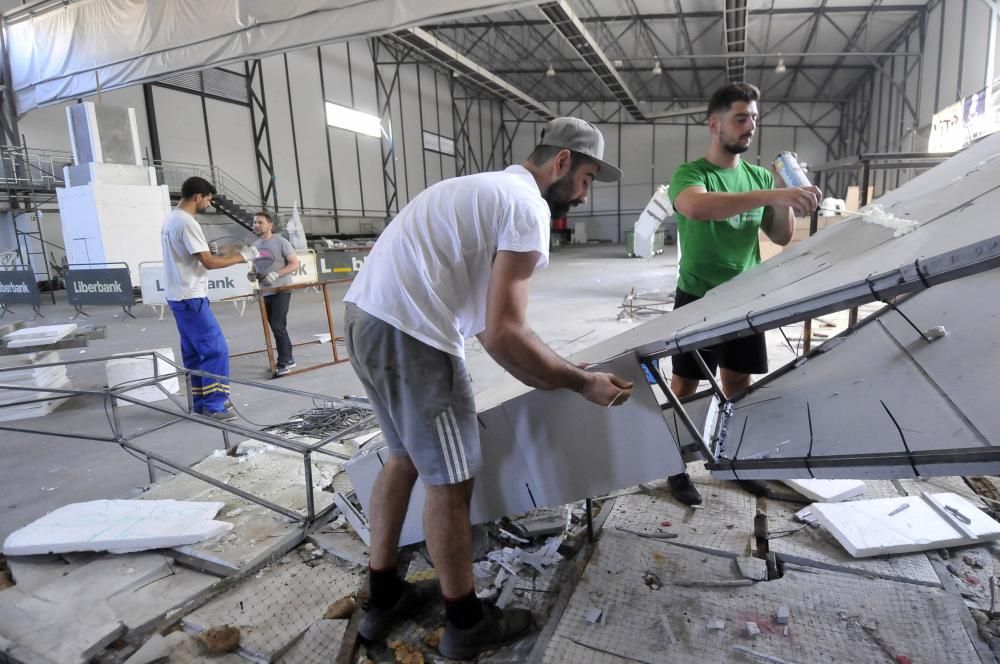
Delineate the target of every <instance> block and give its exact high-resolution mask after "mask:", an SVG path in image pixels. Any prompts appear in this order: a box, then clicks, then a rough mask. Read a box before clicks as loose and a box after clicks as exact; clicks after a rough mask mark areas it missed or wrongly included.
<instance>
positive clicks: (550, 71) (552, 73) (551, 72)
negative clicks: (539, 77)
mask: <svg viewBox="0 0 1000 664" xmlns="http://www.w3.org/2000/svg"><path fill="white" fill-rule="evenodd" d="M545 75H546V76H548V77H549V78H552V77H553V76H555V75H556V70H555V68H554V67H553V66H552V63H551V62H550V63H549V68H548V69H546V70H545Z"/></svg>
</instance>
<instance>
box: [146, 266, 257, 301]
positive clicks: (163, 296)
mask: <svg viewBox="0 0 1000 664" xmlns="http://www.w3.org/2000/svg"><path fill="white" fill-rule="evenodd" d="M248 272H249V268H248V267H247V265H246V263H237V264H236V265H230V266H229V267H226V268H222V269H221V270H209V271H208V299H209V301H211V302H218V301H219V300H227V299H230V298H234V297H246V296H247V295H253V292H254V284H253V283H252V282H251V281H250V280H249V279H248V278H247V273H248ZM139 287H140V289H141V291H142V303H143V304H166V302H167V282H166V279H165V278H164V276H163V261H150V262H148V263H139Z"/></svg>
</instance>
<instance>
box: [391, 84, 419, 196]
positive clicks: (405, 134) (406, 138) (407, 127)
mask: <svg viewBox="0 0 1000 664" xmlns="http://www.w3.org/2000/svg"><path fill="white" fill-rule="evenodd" d="M419 67H420V65H403V66H402V67H401V69H400V75H399V96H400V100H401V102H400V103H401V105H402V107H403V108H404V109H406V112H405V113H403V114H401V115H400V116H399V117H400V121H399V123H398V124H399V125H400V128H399V129H398V132H399V133H398V134H397V145H400V144H402V146H403V153H404V155H405V158H404V160H403V161H404V162H405V163H404V164H403V167H404V168H405V171H406V195H407V199H408V200H409V199H413V198H414V197H415V196H416V195H417V194H419V193H420V192H421V191H423V190H424V188H425V187H426V182H425V181H424V154H423V151H424V147H423V146H424V144H423V137H422V136H421V129H420V115H419V113H418V112H417V109H419V108H420V107H419V106H418V104H419V103H420V97H419V95H418V94H417V89H418V88H417V70H418V68H419ZM400 136H401V138H400ZM396 166H397V171H398V170H399V164H398V163H397V164H396Z"/></svg>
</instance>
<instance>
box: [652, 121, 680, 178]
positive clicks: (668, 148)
mask: <svg viewBox="0 0 1000 664" xmlns="http://www.w3.org/2000/svg"><path fill="white" fill-rule="evenodd" d="M686 143H687V141H686V139H685V137H684V127H683V126H682V125H666V124H662V125H656V133H655V140H654V142H653V159H654V163H655V168H654V170H653V181H654V183H655V184H657V185H661V184H670V178H671V176H673V174H674V170H675V169H676V168H677V167H678V166H680V165H681V164H682V163H684V150H685V148H686V147H687V145H686Z"/></svg>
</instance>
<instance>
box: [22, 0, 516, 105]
mask: <svg viewBox="0 0 1000 664" xmlns="http://www.w3.org/2000/svg"><path fill="white" fill-rule="evenodd" d="M526 4H529V3H526V2H509V1H503V0H438V1H437V2H427V1H426V0H353V1H352V0H296V1H295V2H274V1H273V0H214V1H213V2H202V1H201V0H157V1H156V2H148V1H145V0H71V1H70V2H67V3H65V4H62V5H54V4H53V3H48V2H46V3H37V4H36V5H34V6H32V7H28V8H20V9H17V10H13V11H11V12H8V13H7V14H6V15H5V17H4V28H5V38H6V44H7V50H8V53H9V58H10V67H11V81H12V82H13V88H14V93H15V103H16V107H17V113H18V115H22V114H24V113H27V112H28V111H30V110H32V109H34V108H38V107H40V106H45V105H48V104H54V103H58V102H61V101H66V100H71V99H76V98H78V97H83V96H85V95H90V94H93V93H94V92H96V91H97V90H98V89H100V90H111V89H114V88H120V87H124V86H126V85H132V84H135V83H141V82H148V81H155V80H158V79H161V78H164V77H167V76H173V75H176V74H179V73H182V72H186V71H194V70H198V69H204V68H206V67H212V66H219V65H224V64H227V63H232V62H240V61H243V60H247V59H252V58H259V57H262V56H266V55H272V54H275V53H281V52H284V51H290V50H294V49H298V48H304V47H308V46H318V45H321V44H330V43H334V42H339V41H347V40H351V39H359V38H364V37H370V36H374V35H378V34H384V33H387V32H393V31H396V30H400V29H403V28H408V27H413V26H417V25H421V24H426V23H430V22H434V21H442V20H451V19H457V18H463V17H467V16H475V15H479V14H484V13H489V12H496V11H502V10H506V9H510V8H513V7H517V6H521V5H526ZM35 10H37V11H35ZM33 11H35V13H34V14H33V13H32V12H33Z"/></svg>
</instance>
